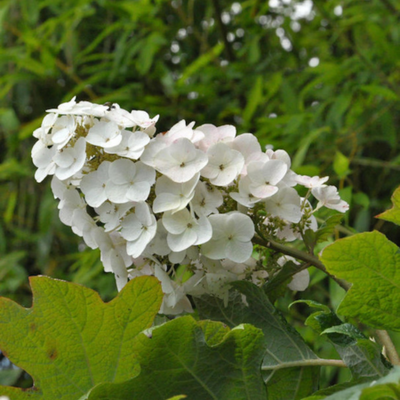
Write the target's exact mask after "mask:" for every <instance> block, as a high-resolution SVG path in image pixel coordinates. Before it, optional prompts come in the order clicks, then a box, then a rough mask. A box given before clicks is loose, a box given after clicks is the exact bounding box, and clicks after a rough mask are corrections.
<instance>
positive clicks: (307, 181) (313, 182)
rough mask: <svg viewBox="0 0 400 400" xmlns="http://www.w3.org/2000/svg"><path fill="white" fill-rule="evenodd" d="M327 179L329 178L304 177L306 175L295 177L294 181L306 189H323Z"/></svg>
mask: <svg viewBox="0 0 400 400" xmlns="http://www.w3.org/2000/svg"><path fill="white" fill-rule="evenodd" d="M328 179H329V176H324V177H323V178H320V177H319V176H313V177H311V176H306V175H297V177H296V181H297V183H299V184H300V185H303V186H305V187H306V188H309V189H313V188H316V187H325V186H326V185H325V182H326V181H327V180H328Z"/></svg>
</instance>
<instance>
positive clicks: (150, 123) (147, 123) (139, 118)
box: [131, 110, 160, 131]
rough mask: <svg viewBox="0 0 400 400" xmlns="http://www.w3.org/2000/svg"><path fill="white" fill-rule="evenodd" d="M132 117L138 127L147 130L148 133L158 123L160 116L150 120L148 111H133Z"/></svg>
mask: <svg viewBox="0 0 400 400" xmlns="http://www.w3.org/2000/svg"><path fill="white" fill-rule="evenodd" d="M131 115H132V117H133V120H134V121H135V123H136V125H137V126H140V127H141V128H142V129H145V130H146V131H147V130H148V129H149V128H152V127H154V125H155V124H156V122H157V121H158V118H159V117H160V116H159V115H156V116H155V117H154V118H150V116H149V114H148V113H147V112H146V111H142V110H132V111H131Z"/></svg>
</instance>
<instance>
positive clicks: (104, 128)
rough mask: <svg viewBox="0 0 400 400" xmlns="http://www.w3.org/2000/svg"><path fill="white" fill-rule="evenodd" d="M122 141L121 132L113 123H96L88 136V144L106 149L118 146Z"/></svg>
mask: <svg viewBox="0 0 400 400" xmlns="http://www.w3.org/2000/svg"><path fill="white" fill-rule="evenodd" d="M121 140H122V135H121V130H120V128H119V127H118V125H117V124H116V123H115V122H113V121H96V122H95V124H94V125H93V126H92V127H91V128H90V129H89V133H88V134H87V136H86V141H87V142H88V143H90V144H93V145H94V146H99V147H103V148H105V149H107V148H110V147H111V148H112V147H115V146H118V145H119V144H120V143H121Z"/></svg>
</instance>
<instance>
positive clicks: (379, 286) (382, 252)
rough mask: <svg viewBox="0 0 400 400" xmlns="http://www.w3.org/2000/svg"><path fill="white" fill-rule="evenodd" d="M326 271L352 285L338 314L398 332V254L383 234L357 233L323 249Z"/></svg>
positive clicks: (399, 327)
mask: <svg viewBox="0 0 400 400" xmlns="http://www.w3.org/2000/svg"><path fill="white" fill-rule="evenodd" d="M321 260H322V262H323V263H324V264H325V266H326V268H327V270H328V271H329V272H330V273H331V274H333V275H335V276H337V277H338V278H342V279H345V280H347V281H349V282H351V283H352V284H353V286H352V287H351V288H350V290H349V291H348V293H347V295H346V297H345V298H344V300H343V301H342V303H341V304H340V306H339V309H338V313H339V314H342V315H346V316H349V317H357V318H359V319H360V321H362V322H364V323H366V324H369V325H371V326H373V327H375V328H379V329H392V330H400V253H399V249H398V247H397V246H396V245H395V244H394V243H392V242H391V241H389V240H388V239H387V238H386V237H385V236H384V235H383V234H382V233H379V232H368V233H360V234H358V235H354V236H351V237H348V238H345V239H341V240H338V241H336V242H335V243H333V244H332V245H330V246H328V247H326V248H325V249H324V251H323V254H322V256H321Z"/></svg>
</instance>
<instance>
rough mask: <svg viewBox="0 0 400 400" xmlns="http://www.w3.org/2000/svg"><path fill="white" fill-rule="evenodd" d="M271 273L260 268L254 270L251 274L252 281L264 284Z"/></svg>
mask: <svg viewBox="0 0 400 400" xmlns="http://www.w3.org/2000/svg"><path fill="white" fill-rule="evenodd" d="M268 277H269V274H268V272H267V271H264V270H260V271H254V272H253V273H252V274H251V281H252V282H253V283H254V284H255V285H257V286H262V285H264V283H265V282H266V280H267V279H268Z"/></svg>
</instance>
